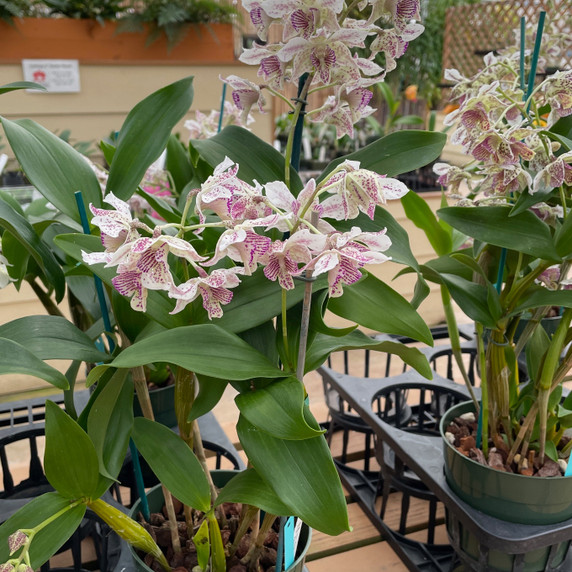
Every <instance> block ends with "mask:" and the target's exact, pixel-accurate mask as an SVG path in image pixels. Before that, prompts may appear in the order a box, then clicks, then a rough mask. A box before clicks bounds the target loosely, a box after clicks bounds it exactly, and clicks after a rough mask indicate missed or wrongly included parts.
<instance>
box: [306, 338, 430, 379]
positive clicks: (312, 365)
mask: <svg viewBox="0 0 572 572" xmlns="http://www.w3.org/2000/svg"><path fill="white" fill-rule="evenodd" d="M353 349H369V350H372V351H378V352H385V353H391V354H395V355H397V356H399V357H400V358H401V359H402V360H403V361H404V362H405V363H406V364H408V365H410V366H411V367H413V368H414V369H416V370H417V371H418V372H419V373H420V374H421V375H422V376H424V377H426V378H427V379H431V378H432V377H433V373H432V371H431V367H430V365H429V362H428V361H427V358H426V357H425V355H424V354H423V353H422V352H421V351H420V350H419V349H418V348H415V347H411V346H407V345H405V344H402V343H400V342H398V341H390V340H383V341H380V340H376V339H374V338H372V337H370V336H367V335H366V334H364V333H363V332H360V331H359V330H358V331H355V332H352V333H350V334H348V335H347V336H344V337H341V338H333V337H331V336H325V335H322V334H318V335H317V336H316V338H315V339H314V341H313V343H312V345H311V346H310V347H309V348H308V353H307V354H306V369H307V371H313V370H314V369H316V368H318V367H319V366H321V365H322V364H323V363H324V361H325V360H326V359H327V357H328V356H329V355H330V354H331V353H332V352H338V351H345V350H353Z"/></svg>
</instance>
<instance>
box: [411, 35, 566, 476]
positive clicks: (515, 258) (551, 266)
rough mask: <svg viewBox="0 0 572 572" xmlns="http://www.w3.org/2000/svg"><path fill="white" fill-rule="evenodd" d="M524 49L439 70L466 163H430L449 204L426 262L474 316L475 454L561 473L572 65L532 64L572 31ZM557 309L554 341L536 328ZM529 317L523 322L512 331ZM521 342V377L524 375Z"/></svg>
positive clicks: (416, 206) (417, 209) (416, 204)
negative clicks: (477, 378)
mask: <svg viewBox="0 0 572 572" xmlns="http://www.w3.org/2000/svg"><path fill="white" fill-rule="evenodd" d="M548 32H550V30H548ZM539 35H540V36H541V35H542V29H540V33H539ZM518 37H519V36H518ZM527 37H530V34H529V33H527ZM519 39H520V38H519ZM521 45H522V49H521V48H520V46H521ZM525 45H526V42H525V41H524V39H523V42H522V44H521V42H520V41H519V42H517V44H516V45H515V46H513V47H510V48H507V49H506V50H503V51H502V53H499V54H496V55H495V54H492V53H491V54H488V55H487V56H486V57H485V60H484V65H483V68H482V69H481V70H480V71H479V72H478V73H477V74H476V75H475V76H473V77H469V78H468V77H464V76H463V75H462V74H460V73H459V72H458V71H456V70H447V71H446V72H445V77H446V78H447V79H448V80H449V81H451V82H453V84H454V85H453V88H452V97H453V99H454V100H455V101H456V102H457V103H458V109H457V110H455V111H453V112H452V113H450V114H449V115H447V117H446V118H445V125H447V126H451V127H455V131H454V133H453V136H452V141H453V142H454V143H457V144H461V145H462V146H463V149H464V151H465V153H466V155H467V157H468V161H467V163H466V165H464V166H454V165H447V164H444V163H439V164H436V165H435V172H436V173H437V174H438V175H439V182H440V183H441V184H442V185H443V186H444V187H446V188H447V189H448V191H449V194H448V196H449V200H451V201H455V202H456V206H451V207H446V208H442V209H440V210H439V211H438V213H437V214H438V217H439V219H440V221H439V224H432V225H431V228H430V229H429V228H428V227H427V226H426V230H427V231H428V232H429V234H430V235H431V238H432V242H433V244H434V245H435V246H436V250H437V253H438V254H439V255H441V257H440V258H439V259H437V260H435V261H432V262H430V263H429V264H427V267H426V269H425V276H426V278H428V279H431V280H436V281H438V282H440V283H441V284H442V288H443V291H444V296H445V299H446V300H447V301H450V297H451V296H452V298H453V299H454V300H455V302H457V304H458V305H459V306H460V307H461V309H462V310H463V311H464V312H465V313H466V315H467V316H469V317H470V318H472V319H473V320H474V321H475V323H476V331H477V334H478V341H479V355H480V372H481V391H482V399H481V401H480V402H477V400H476V398H475V406H476V409H477V411H478V410H479V409H480V408H481V406H482V412H481V414H482V435H479V438H481V439H482V450H483V452H484V455H485V456H484V457H483V456H482V454H481V455H478V454H477V453H475V457H474V458H476V459H478V460H479V461H482V462H486V461H485V458H486V457H487V456H488V451H489V449H490V447H491V446H496V447H501V448H503V447H506V450H507V454H508V458H507V462H506V464H505V468H506V467H507V466H510V465H511V463H512V461H513V459H516V462H517V465H518V470H519V472H522V474H532V473H535V472H536V471H537V470H538V469H539V467H541V466H543V464H551V463H552V467H554V471H552V472H551V470H548V469H545V471H547V472H544V473H541V474H561V473H563V472H564V470H565V469H566V462H565V461H564V459H567V458H568V456H569V452H570V446H569V445H568V446H566V442H567V439H565V438H564V439H563V436H564V431H565V430H566V429H567V428H569V427H571V422H570V421H571V417H570V415H569V412H570V407H571V404H572V401H571V400H570V399H569V398H568V399H566V400H564V401H563V402H561V397H562V382H563V381H564V380H565V379H567V376H568V374H569V371H570V368H571V367H572V353H571V352H570V350H569V349H567V345H568V343H569V342H570V340H571V339H572V329H570V323H571V318H572V292H570V291H569V280H568V271H569V268H570V259H571V257H572V250H571V242H570V228H571V221H572V218H571V217H570V189H571V187H572V121H571V120H572V72H571V71H570V70H561V71H555V72H554V73H551V74H543V75H544V76H545V77H544V79H542V81H540V80H538V81H536V82H534V75H535V74H534V67H535V66H536V65H538V66H539V70H540V71H544V68H545V62H546V59H545V57H544V54H546V55H551V56H552V58H556V59H557V60H558V54H562V53H564V52H565V51H566V46H567V45H568V46H569V45H570V36H569V34H568V35H566V34H565V33H564V34H560V35H559V34H555V33H547V34H545V37H544V43H543V50H542V51H539V50H538V49H536V50H535V53H533V52H532V51H527V50H524V46H525ZM562 50H563V51H562ZM523 58H524V59H523ZM531 68H532V71H531ZM524 70H526V72H528V78H529V82H528V85H525V82H524V76H525V73H524ZM538 75H539V77H542V76H541V75H540V74H538ZM414 199H416V197H408V198H407V202H408V204H409V212H410V215H411V217H412V218H413V219H414V220H417V221H418V222H419V224H422V223H421V220H422V219H421V217H420V214H421V213H422V212H425V214H427V213H426V209H424V207H423V205H422V204H421V203H420V201H419V200H414ZM430 218H432V220H433V223H435V218H434V217H432V215H430ZM425 220H429V219H425ZM555 307H556V308H558V309H560V312H561V313H562V316H561V323H560V325H559V327H558V329H557V331H556V333H555V334H554V335H553V336H552V337H551V338H550V337H549V336H548V334H546V332H545V331H544V330H543V329H542V328H540V327H536V326H537V325H538V324H539V323H540V321H541V319H542V318H543V317H544V316H546V315H547V314H548V312H550V311H552V309H553V308H555ZM449 315H450V317H451V318H452V312H449ZM524 317H528V318H530V323H529V324H528V326H527V327H526V328H525V330H524V333H523V334H522V335H521V336H520V337H518V339H517V336H516V332H517V328H518V324H519V322H520V321H521V320H522V319H523V318H524ZM450 323H451V325H452V331H453V332H455V325H454V323H453V320H452V319H451V320H450ZM525 347H526V364H527V371H528V376H529V377H530V382H529V383H527V384H525V383H524V382H525V381H527V380H526V379H524V380H523V379H519V356H520V355H521V353H522V352H523V350H524V348H525ZM522 361H523V360H521V362H522ZM520 370H522V368H520ZM489 439H490V440H489ZM503 440H504V442H505V445H502V442H503ZM491 443H492V444H493V445H491ZM535 458H536V461H534V459H535ZM559 460H560V467H559V465H558V464H557V461H559ZM535 463H536V468H535V467H534V464H535Z"/></svg>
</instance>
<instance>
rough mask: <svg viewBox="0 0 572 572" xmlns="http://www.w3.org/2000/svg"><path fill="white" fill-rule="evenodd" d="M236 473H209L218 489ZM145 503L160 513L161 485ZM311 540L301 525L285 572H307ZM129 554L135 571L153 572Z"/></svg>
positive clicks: (137, 507)
mask: <svg viewBox="0 0 572 572" xmlns="http://www.w3.org/2000/svg"><path fill="white" fill-rule="evenodd" d="M237 473H238V471H227V470H215V471H211V475H212V477H213V481H214V484H215V485H216V486H217V487H219V488H221V487H223V486H224V485H225V484H226V483H228V481H230V479H232V477H234V476H235V475H236V474H237ZM147 501H148V502H149V509H150V511H151V512H161V509H162V508H163V502H164V497H163V488H162V486H161V485H157V486H155V487H153V488H152V489H150V490H149V491H148V492H147ZM140 503H141V501H140V500H137V501H136V502H135V503H134V504H133V506H132V507H131V510H130V511H129V516H131V517H134V515H136V514H137V513H138V512H139V511H140V510H141V508H140ZM311 540H312V530H311V529H310V527H309V526H308V525H307V524H306V523H303V524H302V529H301V531H300V540H299V541H298V550H297V552H296V560H295V561H294V563H293V564H292V566H290V568H288V570H286V572H307V569H306V568H305V567H304V563H305V560H306V554H307V552H308V549H309V548H310V542H311ZM131 553H132V555H133V560H134V562H135V568H136V569H137V570H139V571H140V572H153V570H152V569H151V568H149V566H147V564H145V563H144V562H143V560H141V558H139V556H138V554H137V552H136V551H135V550H134V549H133V548H131Z"/></svg>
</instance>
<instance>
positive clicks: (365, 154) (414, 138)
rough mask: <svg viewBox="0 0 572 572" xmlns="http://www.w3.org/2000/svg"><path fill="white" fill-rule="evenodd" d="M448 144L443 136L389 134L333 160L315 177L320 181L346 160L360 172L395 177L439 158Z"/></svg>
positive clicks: (413, 131)
mask: <svg viewBox="0 0 572 572" xmlns="http://www.w3.org/2000/svg"><path fill="white" fill-rule="evenodd" d="M446 142H447V136H446V135H445V134H444V133H436V132H434V131H421V130H417V129H416V130H410V131H408V130H405V129H404V130H402V131H396V132H395V133H390V134H389V135H386V136H385V137H382V138H381V139H378V140H377V141H374V142H373V143H370V144H369V145H367V146H366V147H364V148H363V149H360V150H359V151H356V152H355V153H350V154H349V155H346V156H345V157H342V158H340V159H336V160H335V161H332V162H331V163H330V164H329V165H328V166H327V167H326V169H325V170H324V172H323V173H322V175H320V177H319V178H318V180H319V181H321V180H323V179H324V178H325V177H326V175H328V174H329V173H331V172H332V171H333V170H334V169H335V168H336V167H337V166H338V165H339V164H340V163H342V162H343V161H345V160H351V161H359V162H360V164H361V168H362V169H369V170H370V171H375V172H376V173H379V174H380V175H387V176H388V177H395V176H397V175H400V174H401V173H407V172H409V171H414V170H415V169H418V168H419V167H424V166H425V165H427V164H428V163H431V161H434V160H435V159H437V158H439V156H440V155H441V151H442V150H443V147H444V146H445V143H446Z"/></svg>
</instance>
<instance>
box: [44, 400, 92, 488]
mask: <svg viewBox="0 0 572 572" xmlns="http://www.w3.org/2000/svg"><path fill="white" fill-rule="evenodd" d="M44 468H45V471H46V477H47V478H48V481H49V482H50V484H51V485H52V487H54V489H56V491H58V492H59V493H60V494H61V495H62V496H65V497H67V498H69V499H78V498H82V497H88V498H90V497H92V496H93V495H94V494H95V492H96V490H97V485H98V481H99V463H98V460H97V453H96V451H95V447H94V446H93V443H92V442H91V439H90V438H89V437H88V436H87V433H85V431H84V430H83V429H82V428H81V427H80V426H79V425H78V424H77V423H76V422H75V421H74V420H73V419H72V418H71V417H70V416H69V415H68V414H67V413H64V412H63V411H62V410H61V409H60V408H59V407H58V406H57V405H56V404H55V403H53V402H52V401H46V453H45V456H44Z"/></svg>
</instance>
